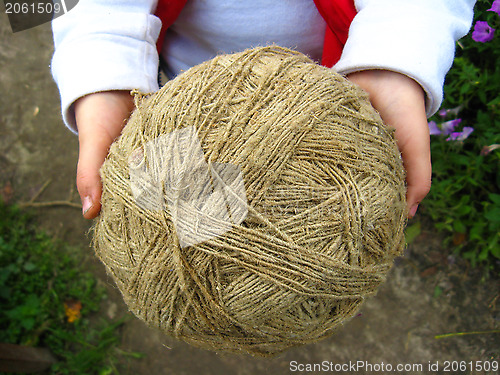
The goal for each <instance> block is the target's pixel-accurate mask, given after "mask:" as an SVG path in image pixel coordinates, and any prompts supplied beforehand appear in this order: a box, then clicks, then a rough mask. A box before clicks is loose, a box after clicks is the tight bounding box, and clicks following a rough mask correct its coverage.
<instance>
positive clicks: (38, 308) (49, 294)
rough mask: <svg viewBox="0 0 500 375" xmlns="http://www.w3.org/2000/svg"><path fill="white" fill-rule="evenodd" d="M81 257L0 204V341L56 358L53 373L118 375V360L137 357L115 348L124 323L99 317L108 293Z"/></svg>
mask: <svg viewBox="0 0 500 375" xmlns="http://www.w3.org/2000/svg"><path fill="white" fill-rule="evenodd" d="M81 253H82V252H81V249H77V248H72V247H69V246H68V245H66V244H64V243H61V242H60V241H57V240H54V239H52V238H51V237H49V236H48V235H47V234H46V233H43V232H41V231H39V230H37V229H36V227H35V226H34V224H33V222H32V220H31V219H30V217H29V216H28V215H27V214H25V213H23V212H22V211H20V210H19V209H17V208H16V207H14V206H6V205H4V204H3V203H1V202H0V342H6V343H12V344H19V345H26V346H34V347H43V348H48V349H49V350H50V351H51V352H52V354H53V355H54V356H55V357H56V358H57V360H58V362H57V363H56V364H55V365H53V366H52V368H51V369H50V374H115V373H116V374H118V373H119V372H118V370H117V362H118V359H119V357H120V356H123V355H130V356H138V354H137V353H124V352H123V351H120V350H119V349H118V348H117V344H118V343H119V340H120V337H119V327H120V326H121V325H122V324H123V319H121V320H118V321H115V322H111V321H108V320H105V319H103V318H99V316H102V315H103V314H101V313H99V305H100V302H101V301H102V299H103V298H106V294H105V290H104V288H103V287H100V286H99V285H98V284H97V281H96V279H95V277H94V276H93V275H92V274H91V273H89V272H85V271H83V270H82V267H81V264H82V261H83V259H82V256H81ZM71 303H73V305H74V306H76V308H73V310H72V312H73V313H74V314H75V317H76V320H74V321H71V319H69V317H68V314H67V313H66V310H65V304H69V305H70V306H71ZM80 306H81V308H80ZM90 317H94V318H93V319H90Z"/></svg>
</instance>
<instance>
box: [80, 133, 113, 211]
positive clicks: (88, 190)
mask: <svg viewBox="0 0 500 375" xmlns="http://www.w3.org/2000/svg"><path fill="white" fill-rule="evenodd" d="M112 141H113V140H112V139H110V137H109V136H108V135H106V134H105V133H103V132H97V133H96V134H92V135H91V136H89V134H87V133H85V132H82V133H81V134H80V135H79V142H80V153H79V157H78V166H77V172H76V185H77V188H78V193H79V194H80V199H81V201H82V214H83V217H84V218H86V219H93V218H95V217H96V216H97V215H98V214H99V211H100V209H101V203H100V202H101V192H102V185H101V177H100V175H99V169H100V168H101V166H102V164H103V162H104V159H105V158H106V155H107V152H108V149H109V146H110V145H111V143H112Z"/></svg>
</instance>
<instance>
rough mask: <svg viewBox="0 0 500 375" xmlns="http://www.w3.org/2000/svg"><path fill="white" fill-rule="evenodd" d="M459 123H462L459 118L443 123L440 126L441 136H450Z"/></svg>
mask: <svg viewBox="0 0 500 375" xmlns="http://www.w3.org/2000/svg"><path fill="white" fill-rule="evenodd" d="M461 122H462V119H461V118H457V119H455V120H450V121H446V122H443V123H442V124H441V133H442V134H443V135H448V134H451V133H452V132H453V130H455V128H456V126H457V125H458V124H460V123H461Z"/></svg>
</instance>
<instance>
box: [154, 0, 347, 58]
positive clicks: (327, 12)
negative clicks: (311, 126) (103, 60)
mask: <svg viewBox="0 0 500 375" xmlns="http://www.w3.org/2000/svg"><path fill="white" fill-rule="evenodd" d="M186 1H187V0H158V6H157V8H156V12H155V14H156V16H158V18H160V20H161V21H162V27H161V31H160V36H159V38H158V42H157V44H156V47H157V49H158V51H161V47H162V45H163V39H164V38H165V32H166V31H167V29H168V28H169V27H170V25H172V24H173V23H174V22H175V20H176V19H177V17H178V16H179V14H180V12H181V10H182V8H183V7H184V5H186ZM314 3H315V4H316V7H317V8H318V11H319V13H320V14H321V16H322V17H323V18H324V19H325V21H326V24H327V25H328V27H327V29H326V33H325V42H324V45H323V56H322V59H321V64H322V65H324V66H327V67H332V66H333V65H335V63H336V62H337V61H339V59H340V56H341V54H342V50H343V48H344V45H345V43H346V41H347V36H348V34H349V26H350V25H351V22H352V20H353V18H354V16H355V15H356V8H355V6H354V0H314Z"/></svg>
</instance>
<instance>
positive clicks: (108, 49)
mask: <svg viewBox="0 0 500 375" xmlns="http://www.w3.org/2000/svg"><path fill="white" fill-rule="evenodd" d="M156 3H157V1H156V0H141V1H137V0H81V1H80V2H79V3H78V5H76V6H75V7H74V8H73V9H72V10H70V11H69V12H68V13H67V14H65V15H62V16H60V17H58V18H56V19H54V20H53V21H52V30H53V35H54V47H55V52H54V55H53V57H52V64H51V69H52V76H53V77H54V80H55V81H56V84H57V86H58V87H59V91H60V94H61V106H62V114H63V120H64V122H65V124H66V125H67V126H68V127H69V128H70V129H71V130H72V131H74V132H76V122H75V114H74V110H73V103H74V102H75V100H77V99H78V98H80V97H82V96H84V95H87V94H90V93H94V92H99V91H105V90H131V89H139V90H141V91H143V92H152V91H156V90H158V82H157V77H158V53H157V50H156V40H157V38H158V34H159V32H160V28H161V21H160V20H159V19H158V18H157V17H155V16H154V15H152V13H153V12H154V10H155V8H156Z"/></svg>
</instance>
